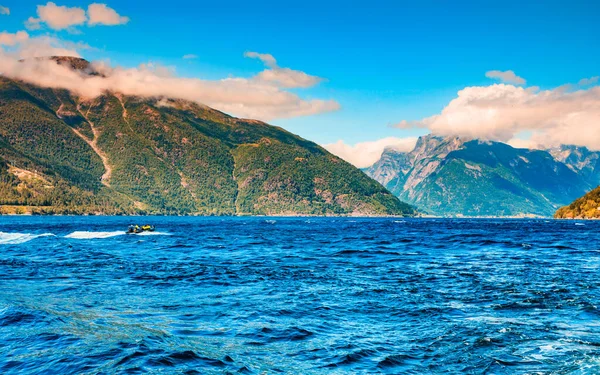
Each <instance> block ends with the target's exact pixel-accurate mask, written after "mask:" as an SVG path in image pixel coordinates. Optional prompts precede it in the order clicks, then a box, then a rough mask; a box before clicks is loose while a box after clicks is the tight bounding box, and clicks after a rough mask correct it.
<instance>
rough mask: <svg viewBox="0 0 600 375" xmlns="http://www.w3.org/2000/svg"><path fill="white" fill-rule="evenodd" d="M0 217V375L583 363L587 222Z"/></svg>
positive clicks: (369, 370) (428, 369)
mask: <svg viewBox="0 0 600 375" xmlns="http://www.w3.org/2000/svg"><path fill="white" fill-rule="evenodd" d="M0 220H1V221H0V232H2V233H1V234H0V373H2V374H17V373H19V374H21V373H50V374H52V373H55V374H66V373H77V374H81V373H89V374H92V373H189V374H192V373H200V374H224V373H245V374H263V373H269V374H270V373H289V374H320V373H323V374H336V373H339V374H341V373H353V374H361V373H364V374H376V373H389V374H400V373H413V374H422V373H458V372H465V373H494V374H509V373H510V374H513V373H529V374H533V373H557V374H563V373H597V372H599V371H600V310H599V304H600V289H599V286H600V278H599V274H600V270H599V267H600V222H575V221H552V220H466V219H465V220H452V219H397V218H385V219H353V218H164V217H151V218H124V217H114V218H107V217H2V218H0ZM132 221H138V222H139V221H143V222H144V223H145V222H148V223H150V224H155V225H156V226H157V232H156V233H153V234H151V235H141V236H137V235H124V234H123V230H124V228H126V226H127V224H129V223H130V222H132Z"/></svg>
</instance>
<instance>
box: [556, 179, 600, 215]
mask: <svg viewBox="0 0 600 375" xmlns="http://www.w3.org/2000/svg"><path fill="white" fill-rule="evenodd" d="M554 217H555V218H557V219H600V186H598V187H597V188H595V189H594V190H592V191H590V192H589V193H587V194H586V195H584V196H583V197H581V198H578V199H576V200H575V201H574V202H573V203H571V204H570V205H568V206H564V207H561V208H559V209H558V210H557V211H556V213H555V214H554Z"/></svg>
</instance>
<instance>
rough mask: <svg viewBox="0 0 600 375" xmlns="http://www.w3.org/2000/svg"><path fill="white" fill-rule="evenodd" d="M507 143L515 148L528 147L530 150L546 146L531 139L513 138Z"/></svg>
mask: <svg viewBox="0 0 600 375" xmlns="http://www.w3.org/2000/svg"><path fill="white" fill-rule="evenodd" d="M506 143H507V144H509V145H510V146H512V147H514V148H526V149H529V150H542V149H544V148H545V147H544V145H542V144H539V143H537V142H535V141H534V140H531V139H521V138H513V139H511V140H509V141H508V142H506Z"/></svg>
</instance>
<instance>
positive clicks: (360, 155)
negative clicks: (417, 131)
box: [323, 137, 417, 168]
mask: <svg viewBox="0 0 600 375" xmlns="http://www.w3.org/2000/svg"><path fill="white" fill-rule="evenodd" d="M416 143H417V138H416V137H408V138H397V137H387V138H383V139H379V140H377V141H372V142H360V143H357V144H355V145H348V144H346V143H345V142H344V141H342V140H339V141H337V142H335V143H330V144H326V145H323V147H324V148H325V149H326V150H327V151H329V152H331V153H332V154H334V155H337V156H339V157H340V158H342V159H344V160H346V161H347V162H349V163H351V164H354V165H355V166H356V167H358V168H366V167H370V166H371V165H373V164H374V163H375V162H376V161H377V160H379V159H380V158H381V154H382V153H383V150H385V149H386V148H393V149H395V150H398V151H401V152H409V151H412V150H413V149H414V148H415V144H416Z"/></svg>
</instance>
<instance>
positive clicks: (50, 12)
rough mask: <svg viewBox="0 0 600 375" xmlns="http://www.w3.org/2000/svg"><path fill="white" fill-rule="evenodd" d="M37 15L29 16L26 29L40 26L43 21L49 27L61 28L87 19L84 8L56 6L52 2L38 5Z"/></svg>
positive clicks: (81, 22) (34, 28)
mask: <svg viewBox="0 0 600 375" xmlns="http://www.w3.org/2000/svg"><path fill="white" fill-rule="evenodd" d="M37 15H38V18H34V17H29V19H28V20H27V22H26V23H25V25H26V27H27V28H28V29H30V30H37V29H39V28H40V25H41V23H45V24H46V25H48V27H50V28H51V29H54V30H63V29H66V28H69V27H71V26H77V25H81V24H83V23H85V21H87V17H86V15H85V10H83V9H81V8H77V7H73V8H69V7H66V6H58V5H56V4H54V3H53V2H48V3H47V4H46V5H38V6H37Z"/></svg>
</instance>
